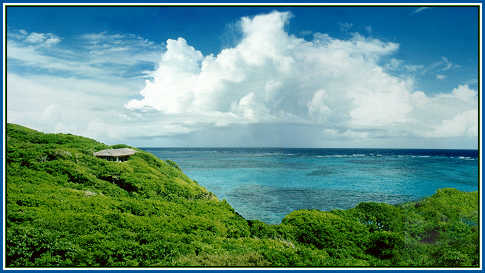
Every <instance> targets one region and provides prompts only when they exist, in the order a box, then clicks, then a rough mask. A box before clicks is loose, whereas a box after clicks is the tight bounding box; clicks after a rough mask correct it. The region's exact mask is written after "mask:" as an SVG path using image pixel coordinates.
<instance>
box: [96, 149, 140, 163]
mask: <svg viewBox="0 0 485 273" xmlns="http://www.w3.org/2000/svg"><path fill="white" fill-rule="evenodd" d="M135 153H136V151H135V150H133V149H130V148H121V149H107V150H101V151H99V152H95V153H93V155H94V156H96V157H99V158H103V159H106V160H109V161H116V162H120V161H126V160H128V158H129V157H130V156H131V155H134V154H135Z"/></svg>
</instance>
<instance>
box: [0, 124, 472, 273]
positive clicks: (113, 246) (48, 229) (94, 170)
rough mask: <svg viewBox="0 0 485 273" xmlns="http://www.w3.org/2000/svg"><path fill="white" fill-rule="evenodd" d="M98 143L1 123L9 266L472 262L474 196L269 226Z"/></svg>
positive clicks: (154, 163) (169, 169) (146, 158)
mask: <svg viewBox="0 0 485 273" xmlns="http://www.w3.org/2000/svg"><path fill="white" fill-rule="evenodd" d="M112 147H116V148H119V147H128V146H125V145H116V146H112ZM106 148H109V146H107V145H105V144H102V143H99V142H96V141H94V140H91V139H88V138H84V137H79V136H73V135H70V134H43V133H40V132H37V131H34V130H31V129H28V128H25V127H22V126H19V125H14V124H8V125H7V151H6V154H7V156H6V171H7V198H6V203H7V221H6V240H7V241H6V261H7V266H8V267H45V266H56V267H77V266H88V267H107V266H118V267H131V266H144V267H147V266H159V267H165V266H287V267H288V266H364V267H375V266H420V267H421V266H453V267H455V266H478V260H479V241H478V240H479V235H478V232H479V227H478V222H479V219H478V193H477V192H469V193H468V192H460V191H457V190H455V189H441V190H439V191H438V192H437V193H436V194H434V195H433V196H431V197H429V198H426V199H424V200H420V201H418V202H412V203H406V204H403V205H399V206H391V205H387V204H381V203H361V204H360V205H358V206H357V207H355V208H352V209H349V210H334V211H331V212H326V211H318V210H300V211H294V212H292V213H290V214H289V215H287V216H286V217H285V218H284V219H283V221H282V223H281V224H279V225H268V224H265V223H263V222H260V221H256V220H249V221H247V220H246V219H244V218H242V217H241V216H240V215H238V214H237V213H236V212H235V211H234V209H233V208H231V206H230V205H229V204H228V203H227V202H226V201H224V200H223V201H220V200H218V199H217V198H216V197H215V196H214V195H213V194H212V193H210V192H208V191H207V190H205V189H204V188H203V187H201V186H199V185H198V184H197V182H195V181H193V180H191V179H190V178H189V177H187V176H186V175H184V174H183V173H182V171H181V170H180V168H179V167H178V166H177V164H176V163H175V162H171V161H168V160H167V161H162V160H160V159H158V158H156V157H155V156H153V155H152V154H150V153H147V152H144V151H142V150H138V149H136V150H137V153H136V154H135V155H133V156H131V157H130V159H129V160H128V161H126V162H111V161H106V160H103V159H98V158H96V157H94V156H93V152H95V151H99V150H101V149H106ZM134 149H135V148H134Z"/></svg>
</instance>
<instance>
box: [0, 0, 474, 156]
mask: <svg viewBox="0 0 485 273" xmlns="http://www.w3.org/2000/svg"><path fill="white" fill-rule="evenodd" d="M6 16H7V26H6V28H7V122H12V123H17V124H21V125H24V126H28V127H30V128H33V129H36V130H40V131H43V132H49V133H72V134H77V135H82V136H86V137H91V138H94V139H96V140H98V141H101V142H105V143H107V144H117V143H125V144H129V145H133V146H137V147H321V148H348V147H355V148H369V147H375V148H445V149H453V148H460V149H476V148H477V147H478V137H477V136H478V74H477V73H478V8H476V7H20V6H17V7H14V6H10V7H7V12H6Z"/></svg>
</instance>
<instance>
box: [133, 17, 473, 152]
mask: <svg viewBox="0 0 485 273" xmlns="http://www.w3.org/2000/svg"><path fill="white" fill-rule="evenodd" d="M290 18H291V14H289V13H285V12H272V13H270V14H264V15H258V16H255V17H252V18H249V17H244V18H242V19H241V21H240V30H241V32H242V39H241V40H240V42H239V43H238V44H237V45H236V46H234V47H232V48H226V49H224V50H222V51H221V52H219V53H218V54H217V55H207V56H204V55H203V54H202V53H201V52H200V51H198V50H197V49H196V48H194V47H193V46H191V45H189V44H188V43H187V41H186V40H185V39H184V38H181V37H180V38H178V39H176V40H174V39H169V40H167V42H166V47H165V50H164V51H163V53H162V55H161V59H160V62H159V64H158V68H157V69H156V71H154V72H153V73H152V75H151V76H152V77H153V79H152V80H147V81H146V82H145V87H144V88H143V89H142V90H141V91H140V93H139V98H137V99H132V100H129V101H127V103H126V104H125V107H126V109H128V110H130V111H131V113H132V114H138V115H140V116H143V115H150V116H153V115H154V113H158V115H159V120H164V122H163V123H164V124H165V125H170V124H172V123H173V124H172V125H173V126H175V125H177V126H180V130H181V131H180V132H193V131H197V130H200V129H201V128H219V127H227V126H243V125H244V126H247V125H254V124H272V125H281V126H284V125H285V124H291V125H295V124H299V125H304V126H309V127H311V128H312V133H315V132H318V134H319V135H320V136H319V138H320V139H322V140H323V141H322V143H321V145H322V146H325V141H324V139H325V138H328V139H332V138H333V139H334V138H340V139H351V138H352V139H354V140H355V139H369V138H373V139H381V138H393V137H395V138H407V137H408V138H447V137H476V136H477V135H478V98H477V91H476V90H472V89H470V88H469V86H468V85H459V86H458V87H457V88H455V89H454V90H452V91H451V92H450V93H435V92H433V90H426V91H424V90H416V89H415V87H414V80H413V77H412V76H410V75H409V74H406V73H403V74H401V75H396V73H391V72H392V71H395V70H396V68H397V67H398V66H403V65H402V61H401V60H397V59H395V58H392V56H393V54H395V53H396V52H397V51H398V50H399V44H397V43H393V42H386V41H382V40H379V39H375V38H372V37H365V36H362V35H360V34H358V33H353V34H352V35H351V38H349V39H337V38H334V37H330V36H329V35H327V34H324V33H315V34H313V37H312V39H310V40H305V39H302V38H299V37H296V36H294V35H290V34H288V33H287V32H286V31H285V25H287V24H288V23H289V20H290ZM439 65H441V66H443V70H449V69H450V68H451V67H452V66H453V64H452V63H451V62H449V61H448V60H447V59H446V58H445V57H443V59H442V61H441V62H440V64H439ZM404 67H406V66H404ZM416 69H422V67H415V69H414V70H416ZM408 70H409V69H408ZM409 71H410V70H409ZM172 121H173V122H172Z"/></svg>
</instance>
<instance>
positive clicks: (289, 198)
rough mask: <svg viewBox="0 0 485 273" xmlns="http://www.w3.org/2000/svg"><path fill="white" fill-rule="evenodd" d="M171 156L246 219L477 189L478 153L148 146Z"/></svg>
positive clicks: (270, 218) (268, 219)
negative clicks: (452, 189)
mask: <svg viewBox="0 0 485 273" xmlns="http://www.w3.org/2000/svg"><path fill="white" fill-rule="evenodd" d="M143 150H145V151H148V152H150V153H153V154H154V155H156V156H158V157H159V158H161V159H164V160H166V159H170V160H173V161H175V162H177V164H178V165H179V166H180V167H181V168H182V170H183V171H184V172H185V173H186V174H187V175H188V176H189V177H191V178H192V179H194V180H196V181H197V182H198V183H199V184H200V185H202V186H204V187H205V188H207V189H208V190H209V191H211V192H213V193H214V194H216V196H217V197H218V198H219V199H226V200H227V201H228V202H229V203H230V204H231V205H232V207H233V208H234V209H235V210H236V211H237V212H238V213H239V214H241V215H242V216H243V217H245V218H246V219H257V220H261V221H263V222H266V223H271V224H278V223H280V222H281V220H282V219H283V217H284V216H285V215H287V214H288V213H290V212H292V211H294V210H298V209H319V210H332V209H348V208H351V207H354V206H356V205H357V204H359V203H360V202H364V201H374V202H385V203H389V204H398V203H403V202H407V201H413V200H418V199H420V198H423V197H427V196H430V195H432V194H434V193H435V192H436V190H437V189H439V188H456V189H459V190H462V191H475V190H477V189H478V151H476V150H421V149H420V150H410V149H293V148H143Z"/></svg>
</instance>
